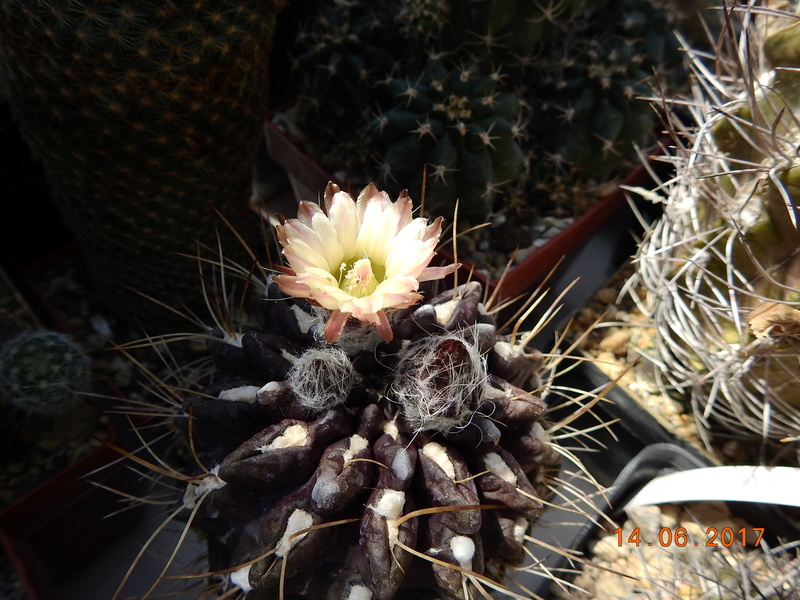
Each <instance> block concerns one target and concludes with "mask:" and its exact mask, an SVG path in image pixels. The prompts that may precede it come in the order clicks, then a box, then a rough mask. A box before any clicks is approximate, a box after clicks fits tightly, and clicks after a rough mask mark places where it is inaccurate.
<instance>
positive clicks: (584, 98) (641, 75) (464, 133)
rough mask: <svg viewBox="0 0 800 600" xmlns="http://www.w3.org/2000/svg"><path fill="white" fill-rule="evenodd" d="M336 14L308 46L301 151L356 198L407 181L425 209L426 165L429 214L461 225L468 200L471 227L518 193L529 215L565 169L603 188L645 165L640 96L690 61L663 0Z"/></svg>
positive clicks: (339, 7) (348, 6)
mask: <svg viewBox="0 0 800 600" xmlns="http://www.w3.org/2000/svg"><path fill="white" fill-rule="evenodd" d="M330 11H331V12H330V14H331V15H336V18H333V17H332V16H327V15H329V13H326V16H325V17H324V18H323V19H322V21H319V22H317V23H316V25H315V26H314V27H313V28H312V29H311V31H310V33H309V34H308V35H306V36H304V37H302V38H301V39H302V40H303V44H302V46H301V51H300V52H299V56H300V57H301V59H302V60H300V59H299V60H298V65H299V66H300V67H301V69H300V72H301V73H302V74H303V78H302V81H303V82H305V83H304V84H303V85H302V89H301V91H300V96H301V100H300V102H299V105H300V106H306V107H307V106H309V105H311V106H312V107H316V112H314V111H309V110H308V109H307V108H304V109H301V110H295V111H294V114H293V116H292V119H293V120H294V125H293V126H294V129H293V134H294V135H295V136H296V137H295V139H300V140H301V145H304V146H305V147H306V148H308V149H309V151H310V152H312V153H313V154H314V155H316V156H317V157H319V158H320V161H321V163H322V164H323V165H324V166H326V167H327V168H328V169H330V170H331V171H332V172H333V174H334V175H335V176H336V177H338V178H339V179H341V180H342V181H347V183H348V184H350V185H351V186H352V187H354V188H355V187H360V186H363V185H365V184H366V183H367V182H369V181H380V182H381V185H382V186H383V187H386V188H389V189H392V190H393V191H395V192H396V191H398V190H396V186H397V182H403V184H404V185H411V189H412V196H414V197H417V198H421V197H422V196H421V194H420V190H421V180H422V170H423V167H426V168H427V171H428V173H427V175H428V177H427V188H426V196H425V200H426V205H428V206H432V207H433V210H432V212H431V214H446V215H450V214H452V209H453V205H454V203H455V199H456V198H458V199H459V206H460V209H459V214H460V215H461V216H463V217H464V218H465V219H467V220H469V221H472V222H474V223H477V222H482V221H484V220H485V219H486V218H487V216H488V215H489V214H490V213H491V212H492V211H493V210H495V209H500V208H502V206H503V203H504V202H509V203H510V202H513V199H514V198H515V197H519V195H520V194H519V193H520V191H523V193H524V194H525V195H528V196H529V197H530V203H536V202H541V199H542V197H544V196H548V195H552V194H549V193H547V192H546V193H544V194H540V193H539V190H541V189H542V187H544V186H543V185H542V184H543V182H544V185H547V182H548V180H549V179H550V176H551V174H552V171H554V170H555V171H559V172H562V173H563V172H565V171H566V173H565V176H566V177H568V178H570V179H572V180H574V181H575V183H576V184H578V183H579V182H581V181H590V180H591V181H592V182H593V183H601V182H604V181H607V180H608V179H610V178H612V177H613V176H614V175H616V174H617V172H618V170H619V169H620V168H621V167H622V166H624V165H626V164H630V163H632V162H633V161H638V156H637V154H636V152H635V145H636V144H639V145H645V144H646V143H647V142H649V141H651V134H652V128H653V126H654V125H655V123H656V114H655V112H654V111H653V110H652V109H651V107H650V105H649V103H648V102H647V101H646V100H641V99H640V97H641V96H650V95H652V91H651V85H650V83H651V81H652V80H653V77H654V76H653V71H654V70H659V72H660V73H662V74H663V73H665V72H666V73H667V78H668V79H670V80H671V79H672V78H673V71H674V70H675V69H676V65H677V64H678V63H679V61H680V59H681V58H682V56H680V55H679V54H678V52H677V42H676V39H675V36H674V35H672V33H671V31H670V22H669V19H668V14H669V13H668V11H666V10H664V9H663V8H660V7H659V5H658V3H657V2H655V0H626V2H623V3H622V4H621V5H620V3H615V2H610V1H606V2H591V3H586V2H578V1H576V0H559V1H552V2H543V3H540V2H527V1H526V2H501V1H499V0H451V1H449V2H443V1H440V0H403V1H400V2H395V3H385V2H380V3H374V4H370V5H368V8H363V7H362V5H361V3H359V2H358V1H355V0H354V1H348V2H344V1H342V2H335V3H334V4H333V6H332V7H331V9H330ZM340 23H346V24H347V27H346V28H345V29H340V25H339V24H340ZM345 32H346V33H345ZM327 44H330V47H328V46H327ZM448 73H450V74H448ZM462 79H463V81H462ZM387 82H388V85H383V84H384V83H387ZM387 91H388V92H389V93H388V94H387ZM492 96H494V97H492ZM331 113H336V114H331ZM365 117H368V118H370V117H371V118H372V120H373V124H374V125H376V126H374V127H372V128H371V129H369V128H366V127H365V126H364V118H365ZM465 128H466V129H465ZM470 128H471V129H470ZM468 129H469V130H468ZM297 133H300V136H297V135H296V134H297ZM303 138H305V139H303ZM626 160H627V161H628V163H626V162H625V161H626ZM566 196H567V197H566V198H564V197H561V198H560V199H559V200H560V202H561V204H562V205H566V204H568V203H569V194H566ZM500 199H502V200H500ZM429 201H430V204H428V202H429Z"/></svg>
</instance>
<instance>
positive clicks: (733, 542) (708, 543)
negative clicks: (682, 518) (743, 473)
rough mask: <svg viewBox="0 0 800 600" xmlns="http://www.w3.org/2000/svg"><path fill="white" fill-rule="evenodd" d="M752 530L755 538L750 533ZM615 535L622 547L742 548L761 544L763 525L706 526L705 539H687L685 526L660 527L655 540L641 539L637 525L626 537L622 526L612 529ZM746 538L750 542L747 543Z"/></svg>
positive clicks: (687, 534) (618, 544)
mask: <svg viewBox="0 0 800 600" xmlns="http://www.w3.org/2000/svg"><path fill="white" fill-rule="evenodd" d="M751 531H752V532H753V534H754V535H755V539H753V536H752V535H750V532H751ZM614 534H615V535H616V536H617V546H619V547H622V545H623V544H629V545H632V546H636V547H639V546H661V547H662V548H666V547H668V546H678V547H680V548H683V547H684V546H705V547H707V548H718V547H720V546H724V547H725V548H730V547H731V546H740V547H742V548H746V547H748V546H750V547H756V546H759V545H760V544H761V538H762V537H763V535H764V528H763V527H741V528H739V529H734V528H733V527H723V528H721V529H720V528H717V527H707V528H706V535H705V539H703V540H692V539H689V533H688V531H687V530H686V528H685V527H676V528H672V527H662V528H661V529H660V530H659V532H658V539H656V540H643V539H642V535H641V532H640V530H639V528H638V527H634V528H633V530H632V531H631V532H630V534H628V535H627V537H626V536H625V535H624V533H623V531H622V528H621V527H620V528H617V529H615V530H614ZM748 540H749V542H750V543H748Z"/></svg>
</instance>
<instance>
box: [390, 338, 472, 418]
mask: <svg viewBox="0 0 800 600" xmlns="http://www.w3.org/2000/svg"><path fill="white" fill-rule="evenodd" d="M487 381H488V377H487V374H486V364H485V361H484V359H483V357H482V356H481V354H480V352H479V351H478V349H477V348H476V347H475V345H474V344H471V343H469V342H468V341H466V340H465V339H464V338H463V336H459V335H455V334H445V335H440V336H430V337H427V338H423V339H421V340H418V341H416V342H414V343H413V344H411V345H410V346H409V347H408V349H407V350H406V352H405V353H404V354H403V357H402V358H401V360H400V362H399V364H398V365H397V371H396V373H395V378H394V381H393V382H392V384H391V386H390V394H391V396H392V398H393V399H394V400H395V401H397V402H399V403H400V405H401V410H402V414H403V417H405V419H406V421H407V422H408V423H409V424H410V425H411V427H413V428H414V430H415V431H442V432H449V431H453V430H454V429H458V428H459V427H463V426H464V425H466V424H467V423H468V422H469V420H470V418H471V417H472V415H473V414H474V413H475V411H476V410H477V408H478V405H479V404H480V402H481V400H482V399H483V397H484V393H485V390H486V387H487V385H488V383H487Z"/></svg>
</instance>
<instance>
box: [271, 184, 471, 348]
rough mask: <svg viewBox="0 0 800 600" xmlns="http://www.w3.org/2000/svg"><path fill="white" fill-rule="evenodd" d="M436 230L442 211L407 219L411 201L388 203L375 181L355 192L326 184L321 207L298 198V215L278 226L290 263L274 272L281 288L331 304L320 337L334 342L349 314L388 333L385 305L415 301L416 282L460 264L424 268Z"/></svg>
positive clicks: (436, 239) (439, 228)
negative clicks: (429, 217) (432, 216)
mask: <svg viewBox="0 0 800 600" xmlns="http://www.w3.org/2000/svg"><path fill="white" fill-rule="evenodd" d="M441 232H442V218H441V217H439V218H437V219H436V220H434V221H433V223H429V222H428V220H427V219H425V218H421V217H417V218H412V202H411V198H409V197H408V194H407V193H406V192H401V194H400V196H399V198H398V199H397V201H395V202H392V201H391V199H390V198H389V195H388V194H387V193H386V192H382V191H379V190H378V189H377V188H376V187H375V185H373V184H371V183H370V184H369V185H368V186H367V187H365V188H364V189H363V190H362V191H361V193H359V195H358V198H357V199H356V200H353V197H352V196H351V195H350V194H348V193H347V192H343V191H341V190H340V189H339V186H337V185H335V184H334V183H329V184H328V187H327V188H326V189H325V197H324V208H323V207H320V206H319V205H318V204H316V203H313V202H300V205H299V207H298V211H297V218H296V219H287V220H285V221H283V223H282V224H280V225H278V226H277V233H278V240H279V241H280V243H281V246H283V254H284V256H285V257H286V260H287V262H288V263H289V266H288V267H279V269H280V270H281V272H282V274H280V275H276V276H275V282H276V283H277V284H278V286H279V287H280V289H281V291H283V292H284V293H286V294H289V295H290V296H295V297H300V298H306V299H308V300H309V301H310V302H312V303H314V304H316V305H319V306H321V307H323V308H326V309H328V310H330V311H331V313H330V317H329V318H328V321H327V323H326V324H325V340H326V341H327V342H328V343H333V342H334V341H336V340H337V339H338V338H339V336H340V335H341V333H342V331H343V330H344V326H345V324H346V323H347V320H348V319H349V318H350V317H353V318H355V319H358V320H359V321H361V322H364V323H369V324H371V325H374V326H375V327H377V329H378V332H379V333H380V334H381V337H382V338H383V339H384V340H385V341H389V340H391V339H392V337H393V333H392V328H391V324H390V323H389V319H388V317H387V314H386V311H387V310H389V309H395V308H407V307H409V306H412V305H414V304H416V303H417V302H419V300H420V299H421V298H422V296H421V295H420V293H419V291H418V290H419V284H420V282H422V281H430V280H434V279H441V278H442V277H445V276H446V275H448V274H449V273H452V272H453V271H455V270H456V269H457V268H458V265H456V264H451V265H447V266H444V267H429V266H428V264H429V263H430V261H431V259H432V258H433V256H434V254H435V248H436V245H437V244H438V242H439V236H440V235H441Z"/></svg>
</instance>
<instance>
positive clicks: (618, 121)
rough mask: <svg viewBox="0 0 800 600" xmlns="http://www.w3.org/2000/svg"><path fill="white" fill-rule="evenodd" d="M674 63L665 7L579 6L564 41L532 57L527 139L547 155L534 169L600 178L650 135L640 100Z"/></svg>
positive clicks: (634, 2)
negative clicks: (529, 133) (529, 134)
mask: <svg viewBox="0 0 800 600" xmlns="http://www.w3.org/2000/svg"><path fill="white" fill-rule="evenodd" d="M680 63H681V56H680V54H679V53H678V43H677V39H676V38H675V35H674V34H673V33H672V29H671V24H670V21H669V19H668V13H667V12H666V11H665V10H664V9H663V8H660V7H658V6H657V5H656V4H655V3H654V2H650V1H641V0H629V1H627V2H613V3H611V2H601V3H598V4H597V5H596V6H592V7H590V8H588V7H587V8H586V9H585V11H584V13H583V14H582V15H581V18H580V19H579V20H577V22H576V24H575V25H574V27H573V28H572V29H570V30H569V32H568V33H565V34H564V42H563V43H562V44H560V45H559V46H557V47H556V48H555V49H554V50H552V51H551V52H549V53H548V54H547V55H546V56H545V57H540V58H539V60H537V61H536V64H535V65H534V67H533V76H532V77H531V78H530V82H531V83H530V84H529V85H527V86H526V96H525V98H526V100H527V102H528V103H529V104H530V105H531V110H532V117H531V121H530V122H531V125H532V130H533V133H532V137H533V138H534V140H535V141H536V143H537V144H538V145H539V146H540V147H541V150H540V151H539V152H540V154H542V155H543V156H545V157H548V158H549V160H544V161H543V162H541V163H540V170H545V171H552V170H554V169H556V170H565V169H570V168H571V169H572V170H573V171H574V172H575V176H576V177H579V178H581V179H584V180H585V179H587V178H588V179H593V180H595V181H598V182H602V181H606V180H608V179H609V177H610V176H612V175H613V174H614V173H615V171H617V170H618V169H619V168H620V166H621V165H622V164H624V161H625V160H628V161H629V162H630V161H631V159H634V158H635V157H636V153H635V145H638V146H640V147H642V146H644V145H645V144H646V143H647V142H648V141H652V138H653V129H654V126H655V125H656V123H657V120H656V114H655V112H654V111H653V109H652V108H651V106H650V103H649V102H648V101H647V100H646V99H645V98H647V97H649V96H651V95H652V94H653V87H654V81H655V74H656V73H659V74H660V75H661V77H662V78H664V79H665V80H666V82H670V81H674V80H675V77H674V76H672V72H673V71H674V70H675V69H676V68H677V67H678V66H679V65H680ZM539 178H541V176H539V175H538V173H537V177H536V179H537V180H538V179H539Z"/></svg>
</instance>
